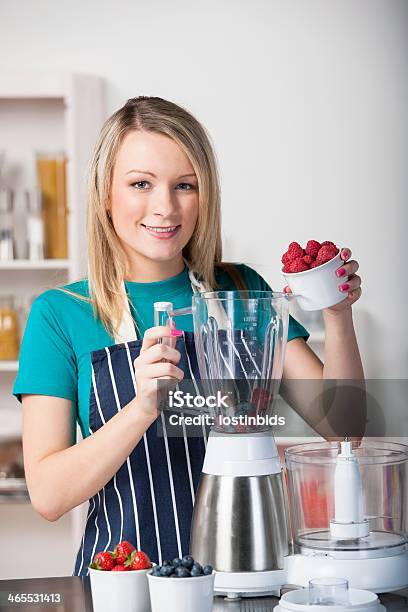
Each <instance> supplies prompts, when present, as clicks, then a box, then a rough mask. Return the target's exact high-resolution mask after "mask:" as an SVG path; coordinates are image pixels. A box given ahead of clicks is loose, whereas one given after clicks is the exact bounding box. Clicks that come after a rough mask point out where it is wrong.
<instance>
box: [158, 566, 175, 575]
mask: <svg viewBox="0 0 408 612" xmlns="http://www.w3.org/2000/svg"><path fill="white" fill-rule="evenodd" d="M173 573H174V567H173V566H172V565H162V568H161V570H160V576H163V577H167V578H168V577H169V576H171V575H172V574H173Z"/></svg>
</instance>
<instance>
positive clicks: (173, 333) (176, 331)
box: [171, 329, 183, 336]
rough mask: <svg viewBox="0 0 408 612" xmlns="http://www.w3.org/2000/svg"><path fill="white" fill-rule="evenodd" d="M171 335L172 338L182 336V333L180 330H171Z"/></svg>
mask: <svg viewBox="0 0 408 612" xmlns="http://www.w3.org/2000/svg"><path fill="white" fill-rule="evenodd" d="M171 335H172V336H182V335H183V332H182V331H181V329H172V330H171Z"/></svg>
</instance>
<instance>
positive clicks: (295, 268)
mask: <svg viewBox="0 0 408 612" xmlns="http://www.w3.org/2000/svg"><path fill="white" fill-rule="evenodd" d="M289 269H290V271H291V272H304V271H305V270H308V269H309V266H308V265H307V263H305V262H304V261H303V259H302V257H298V258H297V259H295V260H293V261H292V262H291V264H290V266H289Z"/></svg>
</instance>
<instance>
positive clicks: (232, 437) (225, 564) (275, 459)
mask: <svg viewBox="0 0 408 612" xmlns="http://www.w3.org/2000/svg"><path fill="white" fill-rule="evenodd" d="M290 297H291V296H288V295H286V294H285V293H279V292H272V291H257V290H247V291H239V292H238V291H211V292H203V293H196V294H195V295H194V296H193V303H192V308H191V309H189V308H186V309H179V310H175V311H171V304H169V305H167V308H168V314H169V315H170V316H177V315H180V314H187V313H189V312H192V314H193V320H194V341H195V347H196V352H197V360H198V367H199V371H200V378H201V380H200V385H202V387H203V389H204V392H205V394H206V395H207V396H209V395H214V396H217V393H220V394H222V396H223V397H224V398H227V399H225V400H224V403H222V404H219V405H216V406H214V408H211V415H212V416H213V418H214V423H215V424H214V426H213V427H212V429H211V431H210V434H209V437H208V442H207V449H206V455H205V460H204V465H203V469H202V474H201V479H200V484H199V487H198V490H197V494H196V501H195V505H194V511H193V518H192V526H191V539H190V551H191V554H192V556H193V557H194V558H196V559H199V560H200V562H201V563H202V564H209V565H212V566H213V567H214V568H215V570H216V571H217V573H216V578H215V592H217V593H224V594H227V595H228V597H230V598H236V597H239V596H240V595H249V594H257V595H263V594H269V593H277V592H279V591H280V588H281V587H282V585H283V584H285V583H286V582H287V581H286V571H285V557H286V556H287V555H288V554H289V531H288V524H287V508H286V496H285V488H284V483H283V477H282V466H281V462H280V459H279V455H278V451H277V448H276V444H275V440H274V437H273V434H272V425H271V423H275V422H276V421H274V420H273V419H274V416H273V415H272V408H273V406H274V400H275V399H276V397H277V395H278V391H279V385H280V381H281V377H282V370H283V362H284V354H285V347H286V341H287V331H288V320H289V301H290ZM162 307H163V308H164V307H166V305H165V304H163V305H162ZM157 320H159V319H157Z"/></svg>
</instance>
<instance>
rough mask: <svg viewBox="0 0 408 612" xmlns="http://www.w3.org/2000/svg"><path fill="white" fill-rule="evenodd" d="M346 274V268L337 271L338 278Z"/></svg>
mask: <svg viewBox="0 0 408 612" xmlns="http://www.w3.org/2000/svg"><path fill="white" fill-rule="evenodd" d="M345 273H346V271H345V269H344V268H339V269H338V270H336V276H344V275H345Z"/></svg>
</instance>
